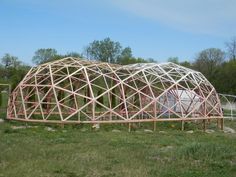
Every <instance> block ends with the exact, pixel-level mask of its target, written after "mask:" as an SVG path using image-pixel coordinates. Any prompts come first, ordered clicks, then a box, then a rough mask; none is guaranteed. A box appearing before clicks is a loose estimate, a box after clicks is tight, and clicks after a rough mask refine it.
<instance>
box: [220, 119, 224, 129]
mask: <svg viewBox="0 0 236 177" xmlns="http://www.w3.org/2000/svg"><path fill="white" fill-rule="evenodd" d="M220 129H221V130H224V118H221V119H220Z"/></svg>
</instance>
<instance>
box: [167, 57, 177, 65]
mask: <svg viewBox="0 0 236 177" xmlns="http://www.w3.org/2000/svg"><path fill="white" fill-rule="evenodd" d="M167 61H168V62H172V63H175V64H179V58H178V57H169V58H168V59H167Z"/></svg>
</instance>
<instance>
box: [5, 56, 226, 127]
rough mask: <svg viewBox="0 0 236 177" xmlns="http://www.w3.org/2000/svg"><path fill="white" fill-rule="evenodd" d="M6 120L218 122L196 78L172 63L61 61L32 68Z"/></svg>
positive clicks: (209, 95)
mask: <svg viewBox="0 0 236 177" xmlns="http://www.w3.org/2000/svg"><path fill="white" fill-rule="evenodd" d="M7 116H8V119H12V120H22V121H29V122H49V123H131V122H149V121H154V122H155V121H176V120H177V121H178V120H181V121H184V120H195V119H200V120H204V119H211V118H220V119H221V118H222V109H221V104H220V100H219V97H218V94H217V92H216V90H215V89H214V87H213V86H212V85H211V83H210V82H209V81H208V80H207V79H206V78H205V77H204V76H203V75H202V74H201V73H200V72H196V71H194V70H191V69H188V68H185V67H182V66H179V65H177V64H174V63H162V64H156V63H143V64H132V65H125V66H121V65H114V64H109V63H102V62H95V61H87V60H81V59H78V58H72V57H69V58H64V59H61V60H57V61H54V62H50V63H45V64H42V65H39V66H37V67H33V68H31V70H30V71H29V72H28V73H27V75H26V76H25V77H24V79H23V80H22V81H21V82H20V83H19V85H18V86H17V87H16V88H15V89H14V91H13V92H12V94H11V96H10V99H9V105H8V115H7Z"/></svg>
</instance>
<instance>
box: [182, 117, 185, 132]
mask: <svg viewBox="0 0 236 177" xmlns="http://www.w3.org/2000/svg"><path fill="white" fill-rule="evenodd" d="M184 123H185V122H184V120H182V121H181V124H182V125H181V130H182V131H184Z"/></svg>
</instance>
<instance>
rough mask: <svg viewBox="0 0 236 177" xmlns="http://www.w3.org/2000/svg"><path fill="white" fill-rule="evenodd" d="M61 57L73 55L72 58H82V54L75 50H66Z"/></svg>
mask: <svg viewBox="0 0 236 177" xmlns="http://www.w3.org/2000/svg"><path fill="white" fill-rule="evenodd" d="M63 57H74V58H82V55H81V54H79V53H77V52H68V53H67V54H66V55H64V56H63Z"/></svg>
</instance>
